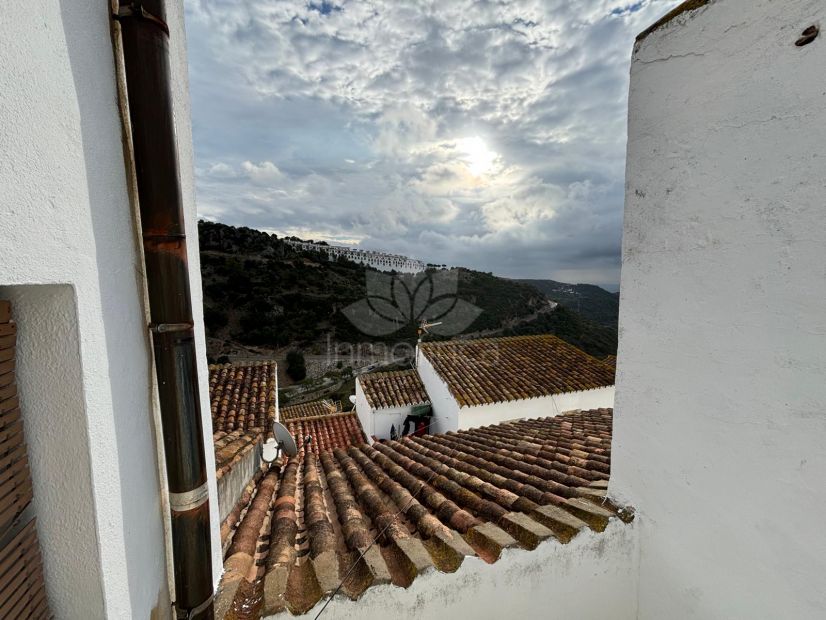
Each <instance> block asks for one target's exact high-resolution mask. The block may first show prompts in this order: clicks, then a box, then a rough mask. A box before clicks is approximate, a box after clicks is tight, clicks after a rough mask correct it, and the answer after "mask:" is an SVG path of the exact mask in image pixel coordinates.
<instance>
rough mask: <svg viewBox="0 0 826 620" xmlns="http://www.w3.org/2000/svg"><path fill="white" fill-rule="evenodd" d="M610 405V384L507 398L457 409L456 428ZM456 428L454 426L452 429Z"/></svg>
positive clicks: (548, 415)
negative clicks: (517, 398)
mask: <svg viewBox="0 0 826 620" xmlns="http://www.w3.org/2000/svg"><path fill="white" fill-rule="evenodd" d="M613 406H614V386H610V387H604V388H599V389H596V390H584V391H582V392H567V393H565V394H556V395H553V396H541V397H538V398H525V399H521V400H510V401H506V402H502V403H491V404H488V405H475V406H473V407H462V408H460V409H459V420H458V430H466V429H469V428H478V427H480V426H487V425H488V424H499V423H500V422H507V421H509V420H514V419H518V418H547V417H553V416H556V415H559V414H560V413H563V412H565V411H572V410H574V409H582V410H587V409H600V408H603V407H613ZM453 430H457V429H453Z"/></svg>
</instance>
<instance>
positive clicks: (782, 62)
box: [610, 0, 826, 620]
mask: <svg viewBox="0 0 826 620" xmlns="http://www.w3.org/2000/svg"><path fill="white" fill-rule="evenodd" d="M684 8H689V9H691V10H688V11H685V12H682V13H680V14H678V15H676V16H674V17H673V19H671V20H670V21H668V22H667V23H664V24H661V25H660V26H659V27H658V28H657V29H655V30H653V31H652V32H650V33H648V34H647V36H643V37H642V38H641V39H640V40H639V42H638V43H637V45H636V47H635V51H634V57H633V64H632V68H631V91H630V101H629V119H628V159H627V176H626V206H625V224H624V235H623V261H622V286H621V303H620V340H619V355H618V368H617V371H618V377H617V405H616V410H615V415H614V431H613V455H612V460H613V463H612V475H611V484H610V493H611V494H612V495H614V496H619V497H622V498H624V499H625V500H627V501H628V502H630V503H631V504H633V505H634V506H635V507H636V508H637V515H638V516H637V518H638V519H639V521H640V523H639V525H640V535H641V544H640V579H639V584H640V586H639V588H640V589H639V597H638V601H639V611H638V616H637V617H638V618H640V619H641V620H649V619H650V620H654V619H660V618H677V619H682V618H686V619H687V618H697V619H700V618H702V619H713V618H719V619H737V618H744V619H745V618H749V619H752V618H766V619H768V618H796V619H816V618H824V617H826V585H824V577H823V576H824V574H826V535H824V532H823V527H822V524H821V519H820V515H822V514H823V513H824V510H826V485H824V480H826V450H825V449H824V446H826V413H824V412H826V381H825V380H824V377H826V310H824V307H825V306H824V300H826V271H824V269H826V250H824V242H823V240H824V238H826V208H825V207H824V189H826V188H825V187H824V170H826V161H824V144H826V105H825V104H826V97H824V81H823V70H824V67H825V66H826V38H825V37H824V33H823V32H820V34H819V36H817V37H815V38H813V39H812V38H811V36H809V37H806V36H804V35H803V33H804V31H807V29H810V28H811V27H812V26H814V27H815V29H817V28H818V27H820V28H823V26H824V25H826V5H824V3H823V2H821V1H818V0H794V1H786V2H776V1H772V0H718V1H717V2H694V3H692V4H691V5H687V6H686V7H684ZM809 32H812V31H811V30H809ZM807 41H808V42H807ZM798 42H799V43H802V45H796V43H798Z"/></svg>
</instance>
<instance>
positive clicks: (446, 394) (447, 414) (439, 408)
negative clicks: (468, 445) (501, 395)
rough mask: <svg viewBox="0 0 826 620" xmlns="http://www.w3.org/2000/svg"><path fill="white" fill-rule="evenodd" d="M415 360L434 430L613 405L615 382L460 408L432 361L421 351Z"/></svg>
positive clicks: (454, 428)
mask: <svg viewBox="0 0 826 620" xmlns="http://www.w3.org/2000/svg"><path fill="white" fill-rule="evenodd" d="M416 360H417V361H416V364H417V370H418V371H419V376H420V377H421V378H422V383H424V386H425V389H426V390H427V394H428V396H430V402H431V403H432V406H433V422H432V423H431V432H433V433H446V432H448V431H456V430H466V429H469V428H478V427H480V426H487V425H488V424H498V423H500V422H506V421H508V420H514V419H518V418H543V417H553V416H555V415H559V414H560V413H563V412H565V411H572V410H574V409H582V410H587V409H599V408H601V407H613V406H614V386H613V385H612V386H608V387H604V388H598V389H595V390H584V391H581V392H568V393H565V394H555V395H553V396H541V397H538V398H527V399H523V400H514V401H508V402H502V403H491V404H488V405H476V406H473V407H461V408H460V407H459V403H457V402H456V400H455V399H454V398H453V396H452V395H451V394H450V390H449V389H448V387H447V384H446V383H445V382H444V380H443V379H442V378H441V377H440V376H439V375H438V374H437V373H436V370H435V369H434V368H433V364H431V363H430V360H428V359H427V357H425V356H424V355H422V354H421V353H417V357H416Z"/></svg>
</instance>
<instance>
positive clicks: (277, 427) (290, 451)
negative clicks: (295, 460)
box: [272, 422, 298, 456]
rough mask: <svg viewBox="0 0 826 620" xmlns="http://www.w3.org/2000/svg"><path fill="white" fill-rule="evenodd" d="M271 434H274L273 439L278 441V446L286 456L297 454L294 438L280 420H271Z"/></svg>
mask: <svg viewBox="0 0 826 620" xmlns="http://www.w3.org/2000/svg"><path fill="white" fill-rule="evenodd" d="M272 434H273V435H275V441H276V442H278V448H279V449H280V450H283V451H284V452H285V453H286V454H287V456H295V455H296V454H298V447H297V446H296V445H295V439H293V436H292V435H291V434H290V431H289V430H288V429H287V427H286V426H284V425H283V424H281V422H273V424H272Z"/></svg>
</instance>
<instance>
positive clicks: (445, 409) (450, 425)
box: [416, 350, 459, 433]
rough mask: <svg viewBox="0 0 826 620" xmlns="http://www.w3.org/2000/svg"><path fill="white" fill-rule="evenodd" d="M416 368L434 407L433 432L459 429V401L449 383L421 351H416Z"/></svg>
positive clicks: (431, 424) (431, 430) (431, 428)
mask: <svg viewBox="0 0 826 620" xmlns="http://www.w3.org/2000/svg"><path fill="white" fill-rule="evenodd" d="M416 370H417V371H418V372H419V377H420V378H421V380H422V383H423V384H424V389H425V391H426V392H427V395H428V396H429V397H430V405H431V407H432V408H433V411H432V420H431V422H430V432H431V433H446V432H448V431H455V430H458V429H459V403H457V402H456V400H455V399H454V398H453V396H451V394H450V390H448V388H447V384H446V383H445V382H444V381H443V380H442V378H441V377H440V376H439V375H438V374H436V369H435V368H433V364H431V363H430V360H429V359H427V358H426V357H425V356H424V355H423V354H422V352H421V350H417V351H416Z"/></svg>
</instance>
